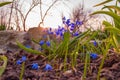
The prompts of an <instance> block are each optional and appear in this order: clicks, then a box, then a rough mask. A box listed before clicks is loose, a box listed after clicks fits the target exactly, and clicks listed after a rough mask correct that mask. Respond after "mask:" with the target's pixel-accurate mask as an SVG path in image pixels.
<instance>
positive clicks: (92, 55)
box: [90, 53, 98, 59]
mask: <svg viewBox="0 0 120 80" xmlns="http://www.w3.org/2000/svg"><path fill="white" fill-rule="evenodd" d="M90 57H91V58H92V59H97V58H98V54H96V53H91V54H90Z"/></svg>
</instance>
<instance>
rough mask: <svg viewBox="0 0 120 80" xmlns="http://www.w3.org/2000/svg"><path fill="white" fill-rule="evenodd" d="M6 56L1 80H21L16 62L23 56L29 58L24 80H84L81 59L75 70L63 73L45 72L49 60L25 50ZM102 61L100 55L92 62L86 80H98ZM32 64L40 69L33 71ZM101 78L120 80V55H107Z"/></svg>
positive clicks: (112, 53)
mask: <svg viewBox="0 0 120 80" xmlns="http://www.w3.org/2000/svg"><path fill="white" fill-rule="evenodd" d="M4 55H6V56H7V58H8V64H7V68H6V70H5V72H4V73H3V75H2V77H1V80H19V76H20V70H21V65H17V64H16V61H17V60H18V59H20V58H21V57H22V56H23V55H25V56H27V61H26V62H25V72H24V75H23V80H82V75H83V70H84V63H83V62H81V60H80V58H79V57H78V59H77V65H76V67H75V69H74V70H73V69H68V70H67V71H63V70H59V69H57V68H55V67H53V69H52V70H50V71H45V70H44V67H45V64H46V63H47V60H46V58H44V57H42V56H38V55H32V54H30V53H27V52H25V51H23V50H20V51H16V52H12V51H6V52H5V53H4ZM101 59H102V56H100V55H99V58H97V59H94V60H91V61H90V67H89V70H88V71H87V77H86V80H97V79H96V77H97V74H98V69H99V66H100V63H101ZM56 62H57V61H56ZM32 63H38V64H39V69H38V70H33V69H32V68H31V64H32ZM59 63H61V62H59ZM100 78H101V79H100V80H120V55H118V54H117V53H115V52H114V51H111V52H109V53H108V54H107V57H106V60H105V62H104V65H103V68H102V70H101V73H100Z"/></svg>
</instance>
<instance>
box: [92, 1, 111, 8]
mask: <svg viewBox="0 0 120 80" xmlns="http://www.w3.org/2000/svg"><path fill="white" fill-rule="evenodd" d="M111 1H113V0H106V1H104V2H101V3H99V4H96V5H94V7H96V6H100V5H103V4H106V3H109V2H111Z"/></svg>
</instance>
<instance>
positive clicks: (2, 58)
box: [0, 55, 8, 76]
mask: <svg viewBox="0 0 120 80" xmlns="http://www.w3.org/2000/svg"><path fill="white" fill-rule="evenodd" d="M0 60H2V61H3V62H4V63H3V65H2V66H0V76H1V75H2V74H3V72H4V71H5V69H6V66H7V61H8V60H7V57H6V56H4V55H3V56H0Z"/></svg>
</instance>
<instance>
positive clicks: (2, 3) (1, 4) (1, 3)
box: [0, 2, 12, 7]
mask: <svg viewBox="0 0 120 80" xmlns="http://www.w3.org/2000/svg"><path fill="white" fill-rule="evenodd" d="M10 3H12V2H0V7H2V6H5V5H7V4H10Z"/></svg>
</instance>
